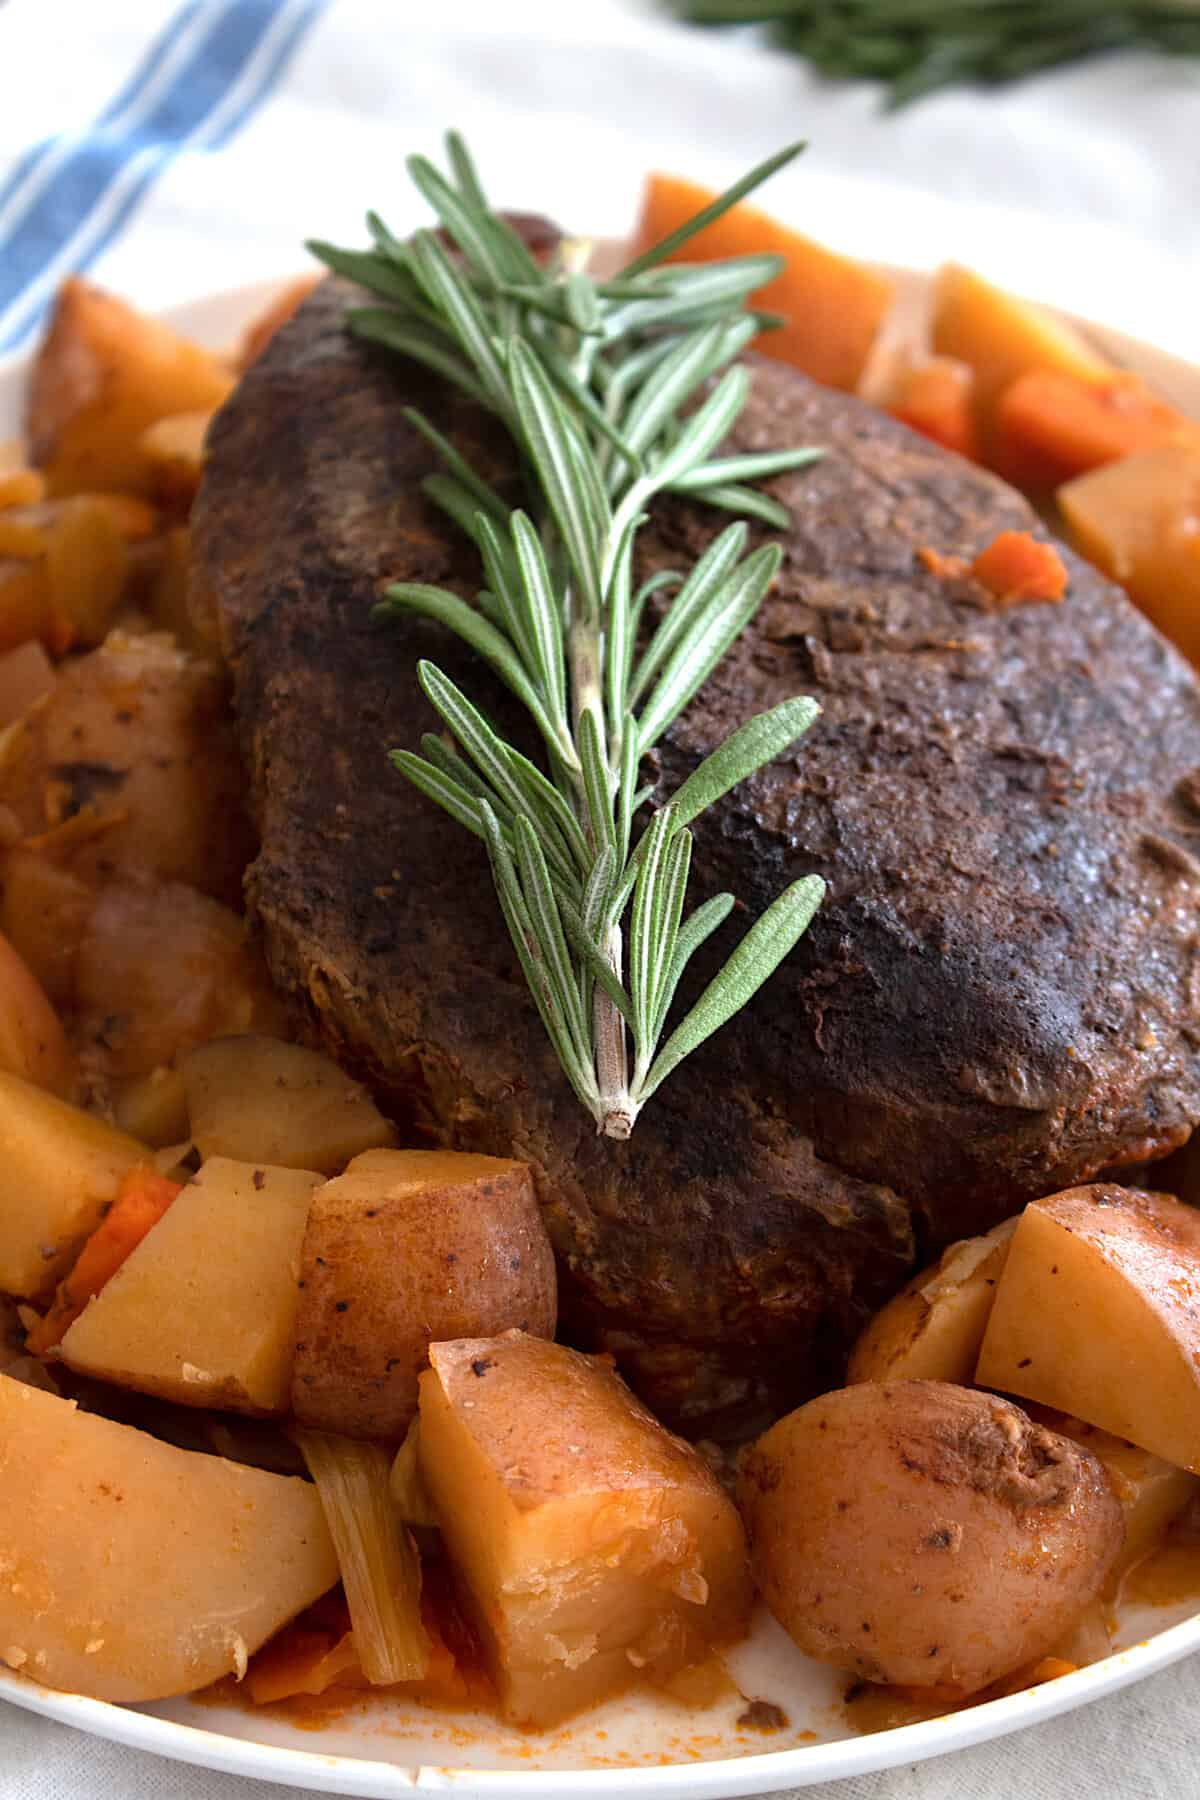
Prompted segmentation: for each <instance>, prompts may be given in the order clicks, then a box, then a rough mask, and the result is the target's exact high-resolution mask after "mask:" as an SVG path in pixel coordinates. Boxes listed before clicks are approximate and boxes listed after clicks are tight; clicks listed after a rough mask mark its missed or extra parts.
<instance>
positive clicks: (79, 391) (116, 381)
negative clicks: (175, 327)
mask: <svg viewBox="0 0 1200 1800" xmlns="http://www.w3.org/2000/svg"><path fill="white" fill-rule="evenodd" d="M232 386H233V380H232V377H231V376H230V375H229V374H228V373H227V372H226V370H225V369H223V368H222V367H221V365H220V364H219V363H218V362H217V360H216V358H215V357H213V356H211V355H210V354H209V352H208V351H207V350H202V349H201V348H200V347H199V345H198V344H193V343H189V342H188V340H187V339H186V338H181V337H179V336H178V335H177V334H176V333H175V332H173V331H171V330H170V329H169V327H168V326H166V325H163V324H162V323H161V322H160V321H159V320H157V319H151V318H147V317H146V316H145V315H144V314H143V313H139V312H136V311H135V310H134V308H133V307H131V306H128V305H126V303H125V302H124V301H123V300H118V299H116V298H115V297H114V296H113V295H112V294H106V293H104V292H103V291H102V290H101V289H100V288H97V287H93V286H92V285H91V284H90V283H89V282H86V281H80V280H79V279H73V280H70V281H65V282H64V283H63V285H62V287H61V288H60V289H59V293H58V300H57V303H56V305H55V309H54V317H53V319H52V320H51V324H50V329H49V331H48V332H47V334H46V337H45V338H44V339H43V341H42V345H41V348H40V350H39V351H38V355H37V360H36V361H35V363H34V366H33V375H32V378H31V381H30V387H29V400H28V415H27V420H26V431H27V433H28V437H29V442H30V448H31V453H32V456H33V460H34V462H35V463H36V464H37V465H38V467H39V468H41V469H43V470H44V472H45V475H46V481H47V485H48V487H49V490H50V492H51V493H52V494H78V493H87V492H89V491H91V490H97V489H99V490H113V489H120V490H122V491H125V492H131V493H152V492H153V489H154V479H153V461H152V458H151V457H150V456H149V455H148V454H147V451H146V448H145V446H144V444H143V442H142V437H143V433H144V432H145V430H146V427H147V426H148V425H152V424H153V423H154V422H155V420H157V419H163V418H167V417H169V416H171V415H172V414H175V413H186V412H194V411H205V412H211V411H212V409H213V408H214V407H217V406H219V405H220V404H221V402H222V401H223V400H224V399H225V397H226V395H227V394H228V393H229V391H230V389H231V388H232Z"/></svg>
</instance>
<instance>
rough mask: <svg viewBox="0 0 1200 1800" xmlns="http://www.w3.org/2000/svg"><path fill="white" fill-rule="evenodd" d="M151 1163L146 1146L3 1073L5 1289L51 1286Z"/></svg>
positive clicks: (0, 1153)
mask: <svg viewBox="0 0 1200 1800" xmlns="http://www.w3.org/2000/svg"><path fill="white" fill-rule="evenodd" d="M150 1161H151V1156H150V1152H149V1151H148V1150H147V1149H146V1148H145V1146H144V1145H143V1144H139V1143H137V1142H136V1141H135V1140H134V1139H133V1138H131V1137H126V1136H125V1134H124V1132H121V1131H117V1130H116V1129H115V1128H114V1127H113V1126H111V1125H106V1124H105V1123H104V1121H103V1119H96V1118H93V1117H92V1115H91V1114H90V1113H85V1112H80V1110H79V1109H78V1107H74V1106H68V1105H67V1103H66V1101H65V1100H60V1099H58V1098H57V1097H56V1096H55V1095H54V1094H49V1093H46V1092H45V1091H44V1090H43V1089H42V1088H38V1087H34V1086H32V1084H31V1083H29V1082H28V1081H23V1080H22V1079H21V1078H20V1076H18V1075H11V1074H8V1073H5V1072H3V1071H0V1290H3V1291H4V1292H5V1293H8V1294H20V1295H21V1296H22V1297H23V1298H25V1299H36V1298H38V1297H39V1296H40V1295H42V1294H45V1293H48V1292H49V1291H50V1289H51V1288H53V1286H54V1284H55V1282H57V1281H58V1280H59V1279H60V1277H61V1276H62V1275H64V1274H65V1273H66V1270H67V1268H68V1266H69V1265H70V1263H71V1262H72V1261H73V1260H74V1258H75V1253H76V1251H77V1250H78V1248H79V1246H80V1244H81V1243H82V1241H83V1239H84V1238H85V1237H87V1236H88V1235H89V1234H90V1233H91V1232H93V1231H94V1230H95V1229H96V1226H97V1225H98V1224H99V1223H100V1221H101V1219H102V1218H103V1217H104V1214H105V1212H106V1211H107V1209H108V1207H109V1205H110V1204H111V1202H112V1201H113V1200H115V1199H116V1197H117V1192H118V1189H119V1188H120V1185H121V1180H122V1178H123V1177H124V1176H125V1175H126V1174H128V1172H129V1170H130V1169H132V1168H133V1167H134V1165H135V1164H138V1163H148V1162H150Z"/></svg>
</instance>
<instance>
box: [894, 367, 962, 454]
mask: <svg viewBox="0 0 1200 1800" xmlns="http://www.w3.org/2000/svg"><path fill="white" fill-rule="evenodd" d="M973 380H974V376H973V374H972V371H971V370H970V369H969V368H968V367H967V364H966V363H964V362H956V361H955V359H954V358H953V357H950V356H932V357H928V358H926V359H925V360H924V361H921V362H915V363H912V364H910V366H908V367H907V368H903V369H901V370H900V371H899V373H898V375H897V376H896V379H895V381H894V383H893V386H892V389H891V392H890V393H889V394H888V397H887V410H888V411H889V412H890V413H891V414H892V416H893V417H894V418H897V419H900V420H902V421H903V423H904V424H905V425H911V426H912V429H913V430H914V431H919V432H920V433H921V434H922V436H924V437H927V438H932V439H933V441H934V443H935V444H941V445H942V447H943V448H944V449H946V450H955V451H957V452H958V454H959V455H960V456H969V457H973V458H977V457H978V455H979V434H978V432H977V431H976V428H975V415H974V408H973V405H972V394H971V387H972V383H973Z"/></svg>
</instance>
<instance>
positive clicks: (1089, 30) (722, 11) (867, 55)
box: [668, 0, 1200, 108]
mask: <svg viewBox="0 0 1200 1800" xmlns="http://www.w3.org/2000/svg"><path fill="white" fill-rule="evenodd" d="M668 5H669V8H670V10H671V11H673V12H675V13H676V14H678V15H679V16H681V17H682V18H684V19H687V20H689V21H691V22H692V23H693V24H697V25H750V24H755V25H758V24H769V25H770V26H771V34H772V37H773V38H774V40H775V42H776V43H778V44H779V45H780V46H781V47H782V48H784V49H787V50H794V51H795V52H796V53H797V54H798V55H800V56H803V57H805V58H807V60H808V61H809V62H811V63H812V64H813V66H814V67H815V68H817V69H819V70H820V72H821V73H822V74H823V75H829V76H837V77H857V78H859V79H865V80H871V81H882V82H885V83H886V84H887V105H888V106H889V107H892V108H895V107H899V106H906V105H908V104H909V102H910V101H913V100H919V99H921V98H923V97H924V96H925V95H926V94H932V93H934V92H936V91H937V90H938V89H940V88H945V87H951V86H954V85H955V84H956V83H959V82H980V83H984V84H987V85H989V86H993V85H997V84H1000V83H1003V82H1007V81H1016V80H1019V79H1020V78H1021V77H1022V76H1024V75H1034V74H1037V73H1039V72H1040V71H1041V70H1043V69H1051V68H1056V67H1058V66H1059V65H1061V64H1063V63H1069V62H1076V61H1079V60H1080V59H1081V58H1083V57H1087V56H1094V55H1097V54H1098V53H1099V52H1101V51H1105V50H1159V51H1166V52H1168V53H1171V54H1175V55H1188V54H1190V55H1193V56H1194V55H1200V7H1198V6H1197V3H1196V0H1107V3H1104V0H1054V3H1053V5H1047V3H1046V0H668Z"/></svg>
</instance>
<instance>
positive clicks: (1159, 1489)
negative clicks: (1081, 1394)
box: [1043, 1410, 1200, 1661]
mask: <svg viewBox="0 0 1200 1800" xmlns="http://www.w3.org/2000/svg"><path fill="white" fill-rule="evenodd" d="M1043 1423H1045V1424H1046V1425H1048V1426H1049V1427H1050V1429H1051V1431H1058V1432H1061V1434H1062V1435H1063V1437H1069V1438H1071V1439H1072V1441H1073V1442H1074V1443H1076V1444H1082V1446H1083V1448H1084V1449H1085V1450H1087V1451H1089V1452H1090V1453H1091V1455H1092V1456H1094V1457H1095V1458H1096V1461H1097V1462H1098V1463H1100V1464H1101V1466H1102V1467H1103V1469H1104V1473H1105V1474H1106V1475H1107V1476H1108V1485H1109V1486H1110V1487H1111V1489H1112V1491H1113V1493H1114V1494H1115V1495H1116V1497H1117V1499H1118V1500H1119V1501H1120V1503H1121V1511H1122V1513H1123V1514H1124V1515H1125V1540H1124V1542H1123V1544H1122V1545H1121V1554H1120V1556H1119V1557H1118V1558H1117V1560H1116V1562H1115V1563H1114V1564H1113V1566H1112V1569H1111V1570H1110V1571H1109V1577H1108V1583H1107V1593H1108V1595H1109V1596H1110V1597H1111V1596H1112V1595H1113V1594H1115V1593H1116V1591H1117V1589H1118V1588H1119V1586H1120V1583H1121V1581H1122V1579H1123V1577H1124V1576H1125V1575H1126V1574H1128V1572H1129V1570H1130V1569H1132V1568H1133V1567H1134V1566H1135V1565H1136V1564H1137V1563H1140V1562H1141V1561H1142V1560H1143V1558H1145V1557H1146V1556H1148V1555H1149V1554H1150V1552H1151V1551H1153V1550H1156V1549H1157V1548H1158V1547H1159V1545H1160V1544H1161V1543H1162V1541H1163V1537H1164V1535H1165V1533H1166V1530H1167V1527H1168V1525H1170V1523H1171V1521H1172V1520H1173V1519H1176V1518H1178V1516H1179V1514H1180V1513H1181V1512H1182V1511H1183V1510H1184V1508H1185V1507H1186V1506H1188V1505H1189V1503H1190V1502H1191V1501H1192V1500H1193V1499H1194V1498H1195V1497H1196V1495H1197V1493H1198V1492H1200V1487H1198V1485H1197V1480H1196V1477H1195V1476H1194V1475H1190V1474H1189V1473H1188V1471H1187V1470H1186V1469H1179V1468H1176V1467H1175V1465H1174V1463H1169V1462H1165V1461H1164V1460H1163V1458H1162V1457H1161V1456H1155V1455H1154V1454H1153V1453H1152V1452H1151V1451H1149V1450H1140V1449H1139V1448H1138V1446H1137V1445H1136V1444H1130V1443H1127V1442H1126V1441H1125V1439H1124V1438H1118V1437H1113V1435H1112V1433H1111V1432H1108V1431H1101V1429H1100V1427H1099V1426H1098V1425H1085V1424H1084V1422H1083V1420H1082V1419H1075V1418H1072V1417H1071V1416H1070V1415H1069V1414H1065V1413H1059V1412H1053V1411H1050V1410H1047V1411H1046V1414H1045V1418H1044V1420H1043ZM1067 1654H1068V1652H1067V1651H1066V1650H1063V1655H1067ZM1075 1660H1076V1661H1078V1660H1079V1658H1076V1659H1075Z"/></svg>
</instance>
